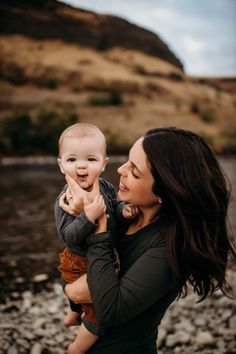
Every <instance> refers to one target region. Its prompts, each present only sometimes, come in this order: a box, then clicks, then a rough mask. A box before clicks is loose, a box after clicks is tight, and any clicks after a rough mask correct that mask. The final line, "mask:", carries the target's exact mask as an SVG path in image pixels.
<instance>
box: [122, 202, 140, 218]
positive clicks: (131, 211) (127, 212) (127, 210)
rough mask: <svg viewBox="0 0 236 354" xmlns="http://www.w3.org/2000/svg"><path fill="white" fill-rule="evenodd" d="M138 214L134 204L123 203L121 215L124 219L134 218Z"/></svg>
mask: <svg viewBox="0 0 236 354" xmlns="http://www.w3.org/2000/svg"><path fill="white" fill-rule="evenodd" d="M137 214H138V208H137V207H136V205H134V204H125V205H124V207H123V209H122V215H123V217H124V218H126V219H134V218H135V216H136V215H137Z"/></svg>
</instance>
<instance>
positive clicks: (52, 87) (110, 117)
mask: <svg viewBox="0 0 236 354" xmlns="http://www.w3.org/2000/svg"><path fill="white" fill-rule="evenodd" d="M32 3H34V2H32ZM36 3H37V7H36V5H35V4H34V5H32V4H31V1H23V2H21V5H17V1H2V2H1V5H0V10H1V13H3V11H4V21H3V22H2V21H1V27H0V29H1V33H0V86H1V95H0V108H1V112H0V118H1V120H4V119H6V117H9V116H12V115H17V114H19V113H25V112H27V114H29V115H30V116H31V117H34V116H35V115H37V113H38V112H42V111H51V112H52V111H53V112H59V113H61V112H64V113H63V114H67V113H68V112H69V113H68V114H71V112H73V113H76V114H77V115H78V117H79V120H80V121H82V122H91V123H94V124H97V125H98V126H99V127H100V128H101V129H103V130H104V132H105V133H106V135H107V138H108V140H109V143H110V145H112V150H113V151H117V152H118V151H126V150H127V148H128V146H129V145H130V144H131V142H133V140H134V139H135V138H136V137H137V136H139V135H140V134H143V133H144V132H145V131H146V130H147V129H149V128H151V127H154V126H156V127H158V126H170V125H171V126H178V127H183V128H186V129H190V130H193V131H195V132H198V133H200V134H202V135H203V136H205V137H206V139H207V140H208V142H209V143H210V144H211V145H212V146H213V147H214V149H215V150H216V151H219V152H222V151H225V152H226V151H231V152H232V151H235V150H236V120H235V107H236V95H235V88H236V79H235V78H230V79H224V78H221V79H207V78H199V79H197V78H192V77H188V76H187V75H186V74H185V73H184V71H183V67H182V64H181V63H180V61H179V60H178V59H177V58H176V57H175V56H174V54H173V53H171V52H170V51H169V49H168V48H167V46H166V45H165V44H164V43H162V42H161V41H160V40H159V39H158V37H157V36H156V35H154V34H152V33H150V32H148V31H145V30H143V29H140V28H139V27H137V26H134V25H132V24H129V23H128V22H127V21H124V20H122V19H118V18H115V17H112V16H105V15H98V14H95V13H92V12H87V11H82V10H77V9H73V8H72V7H69V6H67V5H64V4H61V3H57V2H55V1H37V2H36ZM22 4H23V5H22ZM66 21H67V22H66ZM86 21H87V22H86ZM59 24H60V25H59ZM105 24H106V25H105ZM111 24H112V26H111ZM70 26H71V27H70ZM75 26H76V27H77V32H76V31H75V30H74V28H75ZM122 26H126V27H124V28H125V29H123V30H122ZM70 28H71V29H70ZM107 28H109V31H110V32H109V31H108V30H107ZM101 29H102V30H101ZM124 30H125V31H126V32H125V34H126V35H125V36H121V35H120V34H121V33H122V31H124ZM108 32H109V33H108ZM70 33H71V36H69V34H70ZM80 33H87V37H86V38H87V41H84V42H83V41H82V40H81V38H82V37H83V36H82V37H81V36H80ZM88 33H90V37H89V35H88ZM123 33H124V32H123ZM99 36H100V37H99ZM101 36H102V37H101ZM98 37H99V38H100V40H101V38H103V43H105V44H106V45H105V46H104V47H103V48H99V46H98V42H99V40H98ZM89 38H90V39H89ZM133 38H134V40H133V41H132V39H133ZM148 38H149V39H148ZM149 40H150V41H149ZM159 41H160V42H159ZM141 42H142V43H141ZM145 43H146V45H145ZM158 46H159V50H158Z"/></svg>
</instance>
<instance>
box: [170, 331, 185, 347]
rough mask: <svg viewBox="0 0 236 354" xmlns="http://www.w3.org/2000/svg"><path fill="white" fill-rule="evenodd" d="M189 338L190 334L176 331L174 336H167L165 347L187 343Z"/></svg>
mask: <svg viewBox="0 0 236 354" xmlns="http://www.w3.org/2000/svg"><path fill="white" fill-rule="evenodd" d="M190 339H191V337H190V334H189V333H187V332H184V331H177V332H176V333H174V334H169V335H168V336H167V338H166V345H167V346H168V347H175V346H176V344H179V343H184V344H186V343H188V342H189V341H190Z"/></svg>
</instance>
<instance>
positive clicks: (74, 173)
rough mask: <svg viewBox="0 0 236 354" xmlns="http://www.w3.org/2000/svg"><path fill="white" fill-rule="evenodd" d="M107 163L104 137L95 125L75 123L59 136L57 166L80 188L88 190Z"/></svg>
mask: <svg viewBox="0 0 236 354" xmlns="http://www.w3.org/2000/svg"><path fill="white" fill-rule="evenodd" d="M107 162H108V158H107V156H106V140H105V136H104V135H103V133H102V132H101V130H99V129H98V128H97V127H96V126H95V125H92V124H85V123H77V124H74V125H71V126H70V127H69V128H67V129H66V130H64V131H63V133H62V134H61V136H60V139H59V156H58V164H59V166H60V169H61V172H62V173H66V174H68V175H70V176H71V177H72V178H73V179H74V180H75V181H76V182H77V183H78V184H79V185H80V187H81V188H83V189H86V190H90V189H91V187H92V185H93V184H94V181H95V179H96V178H97V177H98V176H99V175H100V174H101V172H103V171H104V169H105V166H106V164H107Z"/></svg>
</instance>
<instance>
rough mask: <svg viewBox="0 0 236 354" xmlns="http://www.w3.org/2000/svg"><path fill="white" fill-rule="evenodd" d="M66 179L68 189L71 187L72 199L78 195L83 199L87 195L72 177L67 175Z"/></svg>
mask: <svg viewBox="0 0 236 354" xmlns="http://www.w3.org/2000/svg"><path fill="white" fill-rule="evenodd" d="M65 178H66V182H67V184H68V187H69V190H70V193H71V195H72V197H74V196H78V195H79V196H81V197H82V196H83V195H84V194H85V193H86V192H85V191H84V190H83V188H81V187H80V186H79V185H78V183H76V181H75V180H74V179H73V178H72V177H70V176H69V175H67V174H66V175H65Z"/></svg>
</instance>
